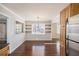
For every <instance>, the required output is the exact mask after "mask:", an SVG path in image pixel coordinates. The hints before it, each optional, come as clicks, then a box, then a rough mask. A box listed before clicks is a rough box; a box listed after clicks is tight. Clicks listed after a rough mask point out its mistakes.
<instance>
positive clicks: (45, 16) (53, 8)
mask: <svg viewBox="0 0 79 59" xmlns="http://www.w3.org/2000/svg"><path fill="white" fill-rule="evenodd" d="M3 5H4V6H6V7H7V8H8V9H10V10H12V11H13V12H15V13H16V14H18V15H19V16H21V17H22V18H24V19H25V20H36V19H37V17H38V16H39V17H40V20H54V19H55V18H56V17H57V15H59V13H60V11H61V10H62V9H63V8H64V7H65V6H67V5H68V4H67V3H5V4H3Z"/></svg>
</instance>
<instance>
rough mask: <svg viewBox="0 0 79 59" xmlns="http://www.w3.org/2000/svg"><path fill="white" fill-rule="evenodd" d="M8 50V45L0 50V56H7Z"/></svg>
mask: <svg viewBox="0 0 79 59" xmlns="http://www.w3.org/2000/svg"><path fill="white" fill-rule="evenodd" d="M8 50H9V46H8V45H7V46H6V47H4V48H2V49H1V50H0V56H8Z"/></svg>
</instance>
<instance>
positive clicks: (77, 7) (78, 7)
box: [70, 3, 79, 16]
mask: <svg viewBox="0 0 79 59" xmlns="http://www.w3.org/2000/svg"><path fill="white" fill-rule="evenodd" d="M76 14H79V3H72V4H70V16H74V15H76Z"/></svg>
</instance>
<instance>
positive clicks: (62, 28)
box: [60, 9, 66, 56]
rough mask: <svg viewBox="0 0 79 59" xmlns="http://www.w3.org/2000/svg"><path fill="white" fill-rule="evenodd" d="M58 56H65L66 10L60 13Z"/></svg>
mask: <svg viewBox="0 0 79 59" xmlns="http://www.w3.org/2000/svg"><path fill="white" fill-rule="evenodd" d="M60 16H61V17H60V19H61V20H60V24H61V26H60V55H62V56H63V55H65V35H64V34H65V21H66V10H65V9H64V10H63V11H62V12H61V13H60Z"/></svg>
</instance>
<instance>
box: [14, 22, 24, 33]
mask: <svg viewBox="0 0 79 59" xmlns="http://www.w3.org/2000/svg"><path fill="white" fill-rule="evenodd" d="M23 28H24V27H23V23H20V22H18V21H16V33H17V34H18V33H22V32H23Z"/></svg>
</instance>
